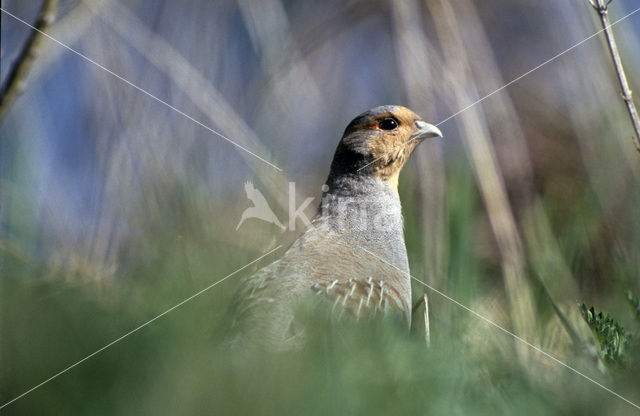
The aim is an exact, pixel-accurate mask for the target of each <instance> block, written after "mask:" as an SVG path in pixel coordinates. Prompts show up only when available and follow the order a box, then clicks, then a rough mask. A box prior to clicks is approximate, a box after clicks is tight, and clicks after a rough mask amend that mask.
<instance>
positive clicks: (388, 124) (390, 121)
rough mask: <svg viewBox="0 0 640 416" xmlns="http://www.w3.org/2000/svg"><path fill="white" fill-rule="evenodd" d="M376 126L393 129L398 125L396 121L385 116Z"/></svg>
mask: <svg viewBox="0 0 640 416" xmlns="http://www.w3.org/2000/svg"><path fill="white" fill-rule="evenodd" d="M378 127H380V128H381V129H382V130H393V129H395V128H396V127H398V122H397V121H395V120H394V119H392V118H385V119H384V120H382V121H381V122H380V123H379V124H378Z"/></svg>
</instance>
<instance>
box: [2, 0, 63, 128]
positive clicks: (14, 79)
mask: <svg viewBox="0 0 640 416" xmlns="http://www.w3.org/2000/svg"><path fill="white" fill-rule="evenodd" d="M57 9H58V0H44V2H43V3H42V8H40V13H39V14H38V19H37V20H36V23H35V25H34V26H35V27H36V29H37V30H33V31H32V32H31V36H30V37H29V40H28V41H27V43H26V44H25V45H24V48H23V49H22V53H20V56H19V57H18V60H17V61H16V64H15V65H14V67H13V69H12V70H11V72H10V73H9V76H8V78H7V82H6V84H5V86H4V88H3V89H2V93H1V94H0V120H2V119H3V118H4V116H5V115H6V114H7V111H8V110H9V107H10V106H11V104H12V103H13V101H14V100H15V99H16V97H17V96H18V94H20V92H22V89H23V88H24V85H25V80H26V78H27V74H28V73H29V70H30V69H31V66H32V65H33V63H34V62H35V60H36V57H37V56H38V52H39V50H40V47H41V46H42V42H43V41H44V39H45V36H44V35H43V34H42V32H45V31H46V30H47V29H49V27H50V26H51V24H52V23H53V21H54V20H55V17H56V10H57Z"/></svg>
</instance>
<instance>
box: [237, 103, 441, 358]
mask: <svg viewBox="0 0 640 416" xmlns="http://www.w3.org/2000/svg"><path fill="white" fill-rule="evenodd" d="M429 137H442V133H441V132H440V130H438V128H437V127H435V126H433V125H431V124H428V123H426V122H424V121H422V119H421V118H420V117H419V116H418V115H417V114H415V113H414V112H413V111H411V110H409V109H408V108H405V107H401V106H391V105H387V106H380V107H376V108H373V109H371V110H369V111H366V112H364V113H362V114H360V115H359V116H357V117H356V118H355V119H354V120H353V121H351V123H349V125H348V126H347V128H346V129H345V131H344V134H343V136H342V139H341V140H340V142H339V144H338V147H337V149H336V151H335V155H334V157H333V162H332V163H331V169H330V172H329V176H328V178H327V181H326V184H325V186H323V191H324V192H323V195H322V202H321V204H320V206H319V208H318V212H317V214H316V215H315V217H314V218H313V220H312V221H311V226H310V227H309V228H308V229H307V230H306V231H305V232H304V233H303V234H302V235H300V236H299V237H298V238H297V239H296V240H295V241H294V243H293V244H292V245H291V246H290V247H289V248H288V249H287V251H286V252H285V253H284V254H283V256H282V257H281V258H280V259H278V260H276V261H275V262H273V263H272V264H270V265H268V266H266V267H264V268H263V269H261V270H259V271H258V272H256V273H255V274H254V275H252V276H250V277H248V278H246V279H245V280H244V281H243V282H242V283H241V285H240V289H239V290H238V292H237V293H236V295H235V297H234V302H235V304H234V308H233V311H234V312H233V313H234V315H235V320H234V328H235V330H236V334H237V335H236V337H235V339H236V341H237V342H242V343H249V344H258V345H263V346H264V345H268V346H275V347H276V348H285V349H286V348H288V347H291V346H293V345H296V344H299V343H300V342H301V340H302V339H303V338H304V336H303V334H304V329H303V328H300V327H299V325H297V323H296V320H295V314H294V310H295V309H296V304H297V303H298V302H300V301H301V300H302V299H304V298H305V297H308V296H311V295H313V294H316V295H319V296H320V297H323V298H327V299H328V300H329V301H330V302H332V303H333V306H334V308H336V309H339V311H340V313H342V312H348V313H349V314H351V315H354V316H355V317H356V318H359V317H361V316H365V315H368V316H371V315H374V314H376V313H378V312H384V311H396V312H398V313H399V314H401V315H402V317H403V319H404V320H405V321H406V322H407V323H409V322H410V319H411V316H410V315H411V282H410V276H409V263H408V259H407V250H406V247H405V242H404V234H403V219H402V212H401V207H400V198H399V196H398V175H399V174H400V170H401V169H402V167H403V166H404V164H405V162H406V161H407V160H408V159H409V157H410V156H411V154H412V152H413V151H414V150H415V148H416V147H417V146H418V144H420V142H422V140H424V139H426V138H429Z"/></svg>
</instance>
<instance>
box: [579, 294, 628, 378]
mask: <svg viewBox="0 0 640 416" xmlns="http://www.w3.org/2000/svg"><path fill="white" fill-rule="evenodd" d="M578 307H579V309H580V313H581V314H582V317H583V318H584V320H585V321H586V322H587V324H588V325H589V328H591V331H592V333H593V335H594V337H595V338H596V340H597V341H598V345H599V347H600V348H599V356H600V359H601V360H602V361H603V362H604V363H605V364H606V365H607V366H617V367H622V366H623V364H624V360H625V353H626V351H627V350H628V348H629V344H630V343H631V334H629V333H628V332H627V331H625V329H624V328H623V327H622V325H620V324H619V323H618V322H616V321H615V320H614V319H613V318H611V317H610V316H609V315H608V314H607V315H604V314H603V313H602V312H596V311H595V309H594V308H593V306H592V307H591V308H589V309H587V306H586V305H585V304H584V303H579V304H578Z"/></svg>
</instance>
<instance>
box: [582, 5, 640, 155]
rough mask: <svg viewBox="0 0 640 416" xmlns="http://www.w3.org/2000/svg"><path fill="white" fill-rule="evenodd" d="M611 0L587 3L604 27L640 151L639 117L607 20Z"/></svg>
mask: <svg viewBox="0 0 640 416" xmlns="http://www.w3.org/2000/svg"><path fill="white" fill-rule="evenodd" d="M612 1H613V0H589V4H591V6H592V7H593V8H594V10H596V11H597V12H598V13H599V14H600V21H601V22H602V27H603V28H604V33H605V35H606V37H607V43H608V44H609V52H611V58H612V59H613V65H614V67H615V69H616V73H617V74H618V81H620V88H622V100H623V101H624V102H625V103H626V104H627V109H628V110H629V116H630V117H631V123H632V124H633V129H634V130H635V136H633V144H634V145H635V146H636V150H637V151H638V152H640V117H638V111H637V110H636V106H635V104H634V103H633V99H632V98H631V89H629V84H628V83H627V76H626V75H625V73H624V67H623V66H622V59H620V54H619V53H618V47H617V45H616V39H615V38H614V37H613V31H612V30H611V23H610V22H609V14H608V8H609V4H611V2H612Z"/></svg>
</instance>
